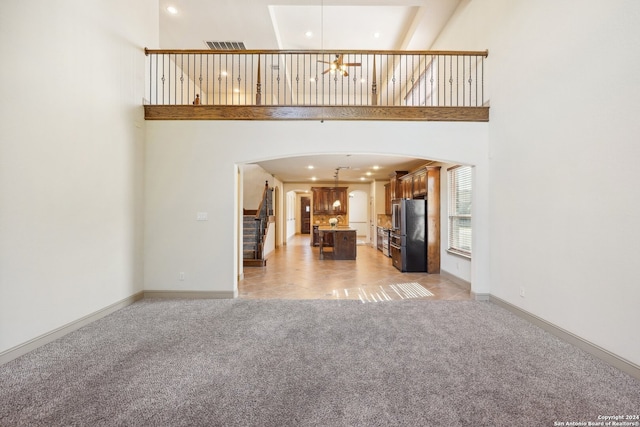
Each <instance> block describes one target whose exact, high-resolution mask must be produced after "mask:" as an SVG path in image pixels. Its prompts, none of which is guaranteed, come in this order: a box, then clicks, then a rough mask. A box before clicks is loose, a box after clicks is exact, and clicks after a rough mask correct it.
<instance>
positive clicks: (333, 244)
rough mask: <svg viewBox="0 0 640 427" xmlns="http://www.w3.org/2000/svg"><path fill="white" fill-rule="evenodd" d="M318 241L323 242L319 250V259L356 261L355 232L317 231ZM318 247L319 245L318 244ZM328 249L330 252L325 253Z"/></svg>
mask: <svg viewBox="0 0 640 427" xmlns="http://www.w3.org/2000/svg"><path fill="white" fill-rule="evenodd" d="M318 234H319V235H320V234H322V236H321V237H320V240H321V241H323V242H324V244H323V245H322V247H321V248H320V259H325V256H326V257H327V258H329V259H350V260H354V259H356V243H357V241H356V230H351V229H339V228H338V229H326V228H321V229H319V233H318ZM318 245H319V243H318ZM326 247H330V248H332V250H330V251H325V250H324V248H326Z"/></svg>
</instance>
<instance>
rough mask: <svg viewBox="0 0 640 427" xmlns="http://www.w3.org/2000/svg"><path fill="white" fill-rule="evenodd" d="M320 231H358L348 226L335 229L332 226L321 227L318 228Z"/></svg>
mask: <svg viewBox="0 0 640 427" xmlns="http://www.w3.org/2000/svg"><path fill="white" fill-rule="evenodd" d="M318 231H356V229H355V228H351V227H349V226H348V225H339V226H337V227H335V228H333V227H331V226H330V225H320V226H318Z"/></svg>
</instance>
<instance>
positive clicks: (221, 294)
mask: <svg viewBox="0 0 640 427" xmlns="http://www.w3.org/2000/svg"><path fill="white" fill-rule="evenodd" d="M144 297H145V298H183V299H185V298H186V299H233V298H235V292H233V291H160V290H149V291H144Z"/></svg>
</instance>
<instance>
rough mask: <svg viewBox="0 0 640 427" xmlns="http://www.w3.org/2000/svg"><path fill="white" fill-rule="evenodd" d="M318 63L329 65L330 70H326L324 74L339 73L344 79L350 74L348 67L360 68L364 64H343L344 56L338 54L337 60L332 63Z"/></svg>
mask: <svg viewBox="0 0 640 427" xmlns="http://www.w3.org/2000/svg"><path fill="white" fill-rule="evenodd" d="M318 62H322V63H323V64H329V68H327V69H326V70H324V71H323V72H322V74H327V73H328V72H331V73H332V74H333V73H336V72H337V73H339V74H342V77H347V76H348V75H349V73H348V72H347V67H359V66H361V65H362V64H361V63H360V62H343V59H342V54H336V59H334V60H333V61H331V62H327V61H321V60H320V59H318Z"/></svg>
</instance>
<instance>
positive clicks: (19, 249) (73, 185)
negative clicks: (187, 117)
mask: <svg viewBox="0 0 640 427" xmlns="http://www.w3.org/2000/svg"><path fill="white" fill-rule="evenodd" d="M157 34H158V2H157V1H155V0H140V1H136V2H130V1H126V0H113V1H101V2H86V1H83V0H68V1H65V2H45V1H39V2H37V3H35V4H34V2H24V1H19V0H8V1H3V2H2V13H0V56H1V57H2V58H3V59H4V64H3V66H2V67H0V81H1V82H2V97H0V352H2V351H5V350H7V349H10V348H13V347H15V346H17V345H19V344H23V343H25V342H27V341H29V340H31V339H34V338H36V337H38V336H41V335H43V334H45V333H48V332H50V331H52V330H54V329H56V328H59V327H61V326H64V325H66V324H68V323H70V322H72V321H75V320H77V319H80V318H82V317H84V316H86V315H88V314H91V313H94V312H96V311H98V310H100V309H103V308H105V307H107V306H109V305H111V304H113V303H116V302H118V301H121V300H123V299H125V298H127V297H130V296H132V295H134V294H135V293H137V292H139V291H141V290H142V282H143V277H142V262H143V256H142V240H143V234H142V231H143V227H142V220H143V204H142V203H143V199H144V197H143V185H144V181H143V172H142V171H143V169H144V157H143V156H144V119H143V110H142V107H141V102H142V98H143V96H144V78H145V69H144V64H145V56H144V52H143V48H144V46H153V45H156V44H157Z"/></svg>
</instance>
